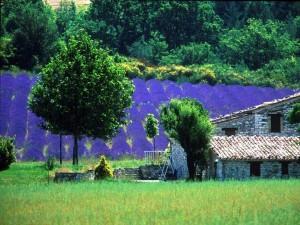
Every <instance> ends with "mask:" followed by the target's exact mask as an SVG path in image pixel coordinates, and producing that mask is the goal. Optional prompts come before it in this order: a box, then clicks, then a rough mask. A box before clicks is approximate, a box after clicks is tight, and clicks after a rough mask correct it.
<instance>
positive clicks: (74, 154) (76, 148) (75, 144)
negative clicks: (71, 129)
mask: <svg viewBox="0 0 300 225" xmlns="http://www.w3.org/2000/svg"><path fill="white" fill-rule="evenodd" d="M73 165H78V136H77V135H74V147H73Z"/></svg>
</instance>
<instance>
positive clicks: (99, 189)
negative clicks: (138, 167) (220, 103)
mask: <svg viewBox="0 0 300 225" xmlns="http://www.w3.org/2000/svg"><path fill="white" fill-rule="evenodd" d="M127 163H128V164H130V163H129V162H127ZM118 164H119V165H122V163H121V162H114V165H115V166H117V165H118ZM20 180H21V181H20ZM0 193H1V194H0V224H1V225H2V224H3V225H6V224H13V225H18V224H22V225H25V224H38V225H43V224H50V225H53V224H104V225H106V224H107V225H108V224H128V225H133V224H137V225H142V224H151V225H152V224H174V225H177V224H195V225H198V224H270V225H271V224H272V225H274V224H275V225H276V224H280V225H282V224H293V225H294V224H300V180H256V181H226V182H214V181H209V182H202V183H200V182H194V183H191V182H161V183H135V182H126V181H117V180H110V181H99V182H81V183H64V184H55V183H52V182H50V184H49V185H48V184H47V172H46V171H45V170H44V169H43V167H42V164H41V163H16V164H14V165H12V166H11V168H10V169H9V170H7V171H2V172H0Z"/></svg>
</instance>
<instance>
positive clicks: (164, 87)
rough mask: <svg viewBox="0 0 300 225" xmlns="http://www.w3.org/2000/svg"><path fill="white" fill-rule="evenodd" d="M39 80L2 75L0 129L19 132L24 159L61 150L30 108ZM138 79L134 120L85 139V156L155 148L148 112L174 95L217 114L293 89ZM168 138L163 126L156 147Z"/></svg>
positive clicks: (66, 141) (67, 139)
mask: <svg viewBox="0 0 300 225" xmlns="http://www.w3.org/2000/svg"><path fill="white" fill-rule="evenodd" d="M36 80H37V77H34V76H29V75H28V74H26V73H22V74H18V75H17V76H13V75H12V74H9V73H5V74H2V75H1V76H0V87H1V89H0V91H1V92H0V135H9V136H14V135H15V137H16V145H17V148H18V152H17V157H18V159H19V160H43V159H45V157H47V156H48V155H52V156H58V148H59V137H58V136H57V135H53V134H51V133H49V132H46V131H44V130H42V129H41V128H39V126H38V124H39V123H40V121H41V120H40V119H39V118H37V117H36V116H35V115H34V114H33V113H31V112H30V111H29V110H28V109H27V98H28V94H29V92H30V90H31V87H32V85H33V84H34V83H35V82H36ZM133 82H134V85H135V92H134V95H133V100H134V103H133V105H132V108H131V109H129V110H128V113H129V119H130V120H131V121H132V122H131V123H130V124H129V125H128V126H127V127H124V128H121V129H120V132H119V134H118V135H117V136H116V137H114V138H113V139H112V141H111V142H109V143H104V142H103V141H102V140H99V139H96V140H92V139H88V138H84V139H82V140H81V141H80V143H79V155H80V157H82V156H85V157H91V156H98V155H99V154H105V155H106V156H108V157H111V158H118V157H119V156H121V155H125V154H126V155H127V154H128V155H135V156H137V157H142V156H143V155H144V151H147V150H152V149H153V146H152V143H151V140H148V139H147V138H146V133H145V130H144V128H143V120H144V118H145V116H146V115H147V114H148V113H153V114H154V115H155V116H156V117H158V114H159V105H160V104H162V103H166V102H168V101H169V100H170V99H171V98H178V97H190V98H195V99H197V100H198V101H199V102H201V103H202V104H203V105H204V107H205V108H206V109H207V110H208V111H209V113H210V117H211V118H213V117H217V116H220V115H224V114H227V113H231V112H234V111H237V110H240V109H244V108H247V107H250V106H254V105H257V104H260V103H263V102H265V101H270V100H273V99H276V98H282V97H285V96H288V95H291V94H293V93H294V91H293V90H290V89H287V88H284V89H273V88H269V87H268V88H262V87H255V86H240V85H227V86H226V85H222V84H221V85H215V86H210V85H207V84H197V85H193V84H190V83H183V84H176V83H174V82H172V81H168V80H165V81H158V80H154V79H152V80H148V81H144V80H141V79H134V80H133ZM72 143H73V140H72V137H71V136H64V137H63V149H64V153H63V155H64V159H70V158H71V156H72V147H73V146H72ZM167 143H168V140H167V137H166V136H165V134H164V131H163V129H162V127H160V134H159V136H158V137H157V138H156V146H157V149H158V150H162V149H164V148H165V147H166V145H167Z"/></svg>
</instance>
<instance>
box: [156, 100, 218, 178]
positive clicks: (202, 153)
mask: <svg viewBox="0 0 300 225" xmlns="http://www.w3.org/2000/svg"><path fill="white" fill-rule="evenodd" d="M160 118H161V121H162V124H163V126H164V128H165V131H166V132H167V134H168V136H170V137H171V138H174V139H175V140H177V141H178V142H179V143H180V144H181V146H182V147H183V148H184V150H185V152H186V155H187V164H188V169H189V178H190V179H191V180H194V179H195V175H196V166H197V165H198V166H199V168H200V170H201V171H202V170H203V169H204V168H205V167H206V165H207V161H208V154H209V142H210V139H211V135H212V131H213V125H212V123H211V122H210V120H209V117H208V112H207V111H206V110H205V109H204V108H203V107H202V105H201V104H200V103H199V102H197V101H196V100H193V99H188V98H183V99H172V100H171V101H170V103H169V104H168V105H163V106H162V109H161V113H160Z"/></svg>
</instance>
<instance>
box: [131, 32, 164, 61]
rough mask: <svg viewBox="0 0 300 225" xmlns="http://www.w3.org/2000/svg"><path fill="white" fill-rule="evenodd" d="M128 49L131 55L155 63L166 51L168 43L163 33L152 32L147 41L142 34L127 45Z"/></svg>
mask: <svg viewBox="0 0 300 225" xmlns="http://www.w3.org/2000/svg"><path fill="white" fill-rule="evenodd" d="M128 51H129V54H130V56H132V57H136V58H140V59H146V60H148V61H149V62H151V63H154V64H157V63H158V62H159V61H160V60H161V58H162V57H163V56H165V55H166V54H167V53H168V44H167V43H166V41H165V38H164V36H163V35H161V34H160V33H158V32H152V33H151V38H150V39H149V40H148V41H146V40H145V39H144V36H142V37H141V38H140V39H139V40H137V41H136V42H134V43H133V44H132V45H131V46H130V47H128Z"/></svg>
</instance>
